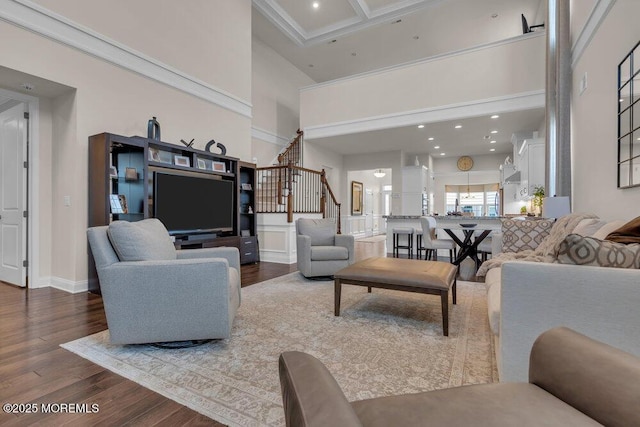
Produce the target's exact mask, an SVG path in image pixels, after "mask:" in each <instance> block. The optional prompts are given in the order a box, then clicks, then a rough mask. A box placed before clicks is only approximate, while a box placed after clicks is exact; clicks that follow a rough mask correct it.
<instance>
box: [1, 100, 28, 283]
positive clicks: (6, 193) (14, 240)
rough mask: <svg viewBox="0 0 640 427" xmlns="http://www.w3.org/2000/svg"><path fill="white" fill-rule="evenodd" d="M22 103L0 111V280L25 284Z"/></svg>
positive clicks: (25, 142) (24, 123)
mask: <svg viewBox="0 0 640 427" xmlns="http://www.w3.org/2000/svg"><path fill="white" fill-rule="evenodd" d="M24 110H25V107H24V104H18V105H16V106H15V107H12V108H10V109H8V110H6V111H3V112H2V113H0V280H2V281H4V282H8V283H12V284H14V285H19V286H25V282H26V267H24V266H23V262H24V261H26V259H27V258H26V239H25V231H26V229H25V227H26V218H25V217H24V211H25V210H26V209H25V206H24V205H25V200H26V197H25V194H26V185H25V183H26V169H25V168H24V161H25V160H26V152H27V120H26V119H25V118H24Z"/></svg>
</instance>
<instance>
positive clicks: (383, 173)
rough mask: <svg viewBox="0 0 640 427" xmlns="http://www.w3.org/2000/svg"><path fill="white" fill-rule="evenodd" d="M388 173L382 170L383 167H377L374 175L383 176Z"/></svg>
mask: <svg viewBox="0 0 640 427" xmlns="http://www.w3.org/2000/svg"><path fill="white" fill-rule="evenodd" d="M385 175H386V173H385V172H384V171H383V170H382V169H377V170H376V171H375V172H374V173H373V176H375V177H376V178H382V177H383V176H385Z"/></svg>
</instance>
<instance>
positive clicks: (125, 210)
mask: <svg viewBox="0 0 640 427" xmlns="http://www.w3.org/2000/svg"><path fill="white" fill-rule="evenodd" d="M118 201H119V202H120V207H121V208H122V212H120V213H125V214H126V213H129V207H128V206H127V198H126V197H125V195H124V194H118Z"/></svg>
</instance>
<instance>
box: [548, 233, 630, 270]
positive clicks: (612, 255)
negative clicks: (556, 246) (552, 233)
mask: <svg viewBox="0 0 640 427" xmlns="http://www.w3.org/2000/svg"><path fill="white" fill-rule="evenodd" d="M558 263H560V264H574V265H595V266H599V267H616V268H640V244H632V245H625V244H622V243H614V242H609V241H607V240H599V239H595V238H593V237H584V236H580V235H578V234H569V235H568V236H567V237H566V238H565V239H564V241H563V242H562V243H561V244H560V250H559V252H558Z"/></svg>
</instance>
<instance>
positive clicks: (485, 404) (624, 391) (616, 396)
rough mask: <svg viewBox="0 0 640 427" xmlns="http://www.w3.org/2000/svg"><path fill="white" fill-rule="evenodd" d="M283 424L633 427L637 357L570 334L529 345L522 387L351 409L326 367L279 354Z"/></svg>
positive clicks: (638, 417) (447, 392)
mask: <svg viewBox="0 0 640 427" xmlns="http://www.w3.org/2000/svg"><path fill="white" fill-rule="evenodd" d="M280 384H281V387H282V399H283V402H284V411H285V418H286V423H287V426H289V427H292V426H296V427H297V426H341V427H348V426H381V427H382V426H384V427H388V426H423V425H429V426H448V427H451V426H474V427H478V426H514V425H517V426H518V427H526V426H540V425H547V426H551V425H553V426H589V425H600V424H604V425H607V426H639V425H640V411H638V410H637V405H638V402H640V359H638V358H637V357H635V356H632V355H631V354H629V353H625V352H623V351H621V350H618V349H615V348H613V347H611V346H609V345H606V344H603V343H601V342H598V341H595V340H592V339H591V338H588V337H586V336H584V335H581V334H578V333H577V332H574V331H572V330H570V329H568V328H564V327H563V328H554V329H551V330H549V331H547V332H544V333H543V334H542V335H540V336H539V337H538V339H537V340H536V342H535V343H534V345H533V348H532V350H531V355H530V368H529V382H528V383H496V384H479V385H468V386H462V387H455V388H449V389H442V390H434V391H428V392H424V393H415V394H406V395H400V396H389V397H378V398H374V399H367V400H361V401H356V402H351V403H349V402H348V401H347V399H346V398H345V396H344V394H343V393H342V390H341V389H340V386H338V383H337V382H336V381H335V379H334V378H333V376H332V375H331V373H329V371H328V370H327V368H326V367H325V366H324V365H323V364H322V363H321V362H320V361H319V360H318V359H316V358H314V357H313V356H311V355H308V354H305V353H301V352H286V353H282V355H281V356H280Z"/></svg>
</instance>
